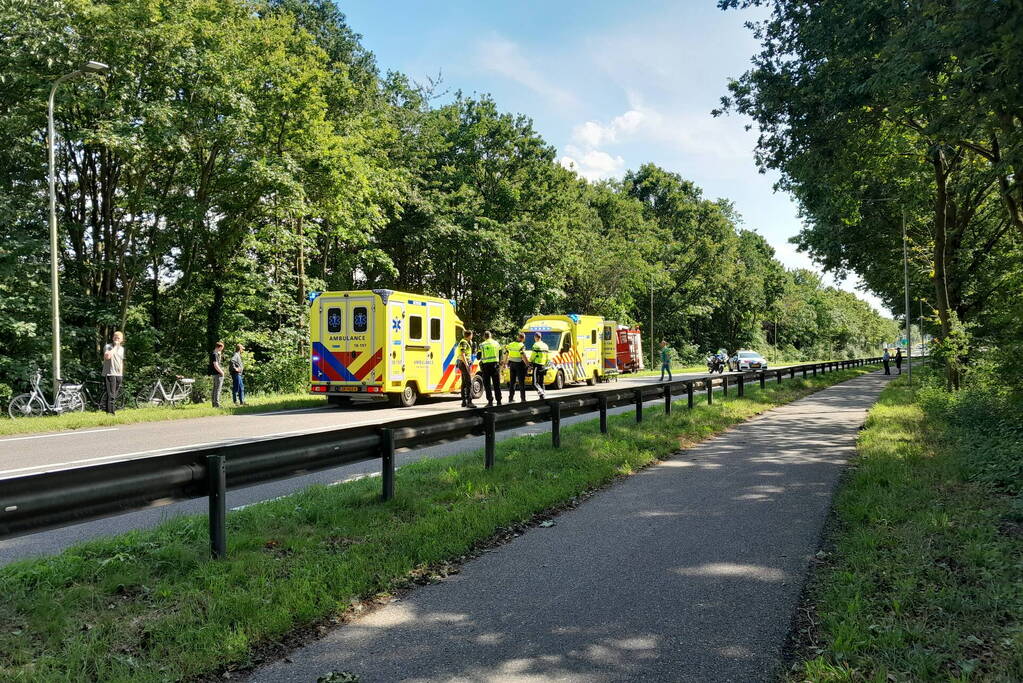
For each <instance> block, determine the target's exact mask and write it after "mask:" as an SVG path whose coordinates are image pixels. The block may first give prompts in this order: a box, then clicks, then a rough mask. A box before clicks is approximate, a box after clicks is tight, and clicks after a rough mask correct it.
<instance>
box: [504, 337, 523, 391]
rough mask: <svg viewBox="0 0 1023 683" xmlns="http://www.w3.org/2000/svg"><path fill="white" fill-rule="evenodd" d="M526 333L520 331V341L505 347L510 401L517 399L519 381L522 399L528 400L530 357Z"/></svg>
mask: <svg viewBox="0 0 1023 683" xmlns="http://www.w3.org/2000/svg"><path fill="white" fill-rule="evenodd" d="M525 342H526V333H525V332H519V337H518V341H513V342H511V343H510V344H508V346H506V347H504V351H505V354H507V355H506V356H505V363H507V364H508V403H513V402H514V401H515V383H516V382H518V385H519V393H520V394H521V395H522V400H523V401H525V400H526V367H527V366H528V365H529V357H528V356H526V343H525Z"/></svg>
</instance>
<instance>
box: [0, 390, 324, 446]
mask: <svg viewBox="0 0 1023 683" xmlns="http://www.w3.org/2000/svg"><path fill="white" fill-rule="evenodd" d="M230 400H231V397H230V396H228V397H227V401H228V403H227V404H226V405H224V406H223V407H221V408H214V407H213V406H212V405H210V404H209V403H189V404H186V405H180V406H149V407H145V408H126V409H124V410H119V411H117V414H116V415H107V414H106V413H103V412H92V411H90V412H84V413H68V414H66V415H43V416H41V417H23V418H19V419H17V420H12V419H10V418H9V417H7V414H6V412H4V415H3V417H2V418H0V436H7V435H12V434H34V433H37V432H57V431H61V430H68V429H88V428H91V427H108V426H110V425H123V424H135V423H136V422H160V421H163V420H183V419H186V418H190V417H211V416H214V415H245V414H250V413H264V412H269V411H273V410H291V409H297V408H314V407H317V406H322V405H325V404H326V400H325V399H324V398H322V397H320V396H310V395H309V394H269V395H266V396H251V397H249V396H246V397H245V400H246V403H245V405H243V406H235V405H230ZM3 410H4V411H6V410H7V406H6V405H5V406H3Z"/></svg>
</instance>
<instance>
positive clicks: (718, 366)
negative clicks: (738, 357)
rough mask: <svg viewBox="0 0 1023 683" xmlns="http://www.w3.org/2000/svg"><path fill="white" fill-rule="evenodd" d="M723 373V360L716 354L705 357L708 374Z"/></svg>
mask: <svg viewBox="0 0 1023 683" xmlns="http://www.w3.org/2000/svg"><path fill="white" fill-rule="evenodd" d="M724 371H725V360H724V359H723V358H722V357H721V356H719V355H718V354H716V353H715V354H712V355H710V356H707V372H708V373H710V374H712V375H713V374H714V373H715V372H716V373H719V374H720V373H723V372H724Z"/></svg>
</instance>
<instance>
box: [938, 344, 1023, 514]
mask: <svg viewBox="0 0 1023 683" xmlns="http://www.w3.org/2000/svg"><path fill="white" fill-rule="evenodd" d="M962 386H963V388H962V389H961V390H959V391H949V390H947V389H946V387H945V385H944V381H943V379H942V378H940V377H936V376H934V375H932V376H931V377H930V378H929V382H928V384H927V385H925V386H924V387H923V388H922V389H921V390H920V394H919V400H920V404H921V406H922V407H923V409H924V410H925V411H926V412H927V413H928V414H929V415H931V416H934V417H937V418H938V419H939V420H940V422H941V423H942V424H943V425H944V427H945V434H944V436H945V437H947V438H949V439H951V440H952V441H953V442H954V445H955V446H956V448H955V450H956V451H957V452H959V453H960V454H961V458H962V460H963V462H962V465H963V467H964V468H965V472H966V476H967V478H969V479H971V480H973V481H977V482H980V483H984V484H987V485H990V486H992V487H993V488H995V489H997V490H1001V491H1006V492H1010V493H1015V494H1020V493H1023V400H1021V399H1020V398H1019V396H1018V395H1017V394H1016V393H1014V392H1013V390H1012V388H1011V387H1006V385H1005V383H1004V381H1003V380H1002V378H1001V376H1000V375H999V374H998V372H997V370H996V366H995V365H994V364H993V363H991V362H988V361H986V360H981V361H979V362H977V363H975V364H974V365H973V366H972V367H971V369H970V372H969V374H968V375H966V377H965V379H964V382H963V385H962Z"/></svg>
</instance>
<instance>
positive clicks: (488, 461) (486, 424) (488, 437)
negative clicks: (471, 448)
mask: <svg viewBox="0 0 1023 683" xmlns="http://www.w3.org/2000/svg"><path fill="white" fill-rule="evenodd" d="M483 435H484V444H485V446H484V448H483V464H484V466H485V467H486V468H487V469H488V470H492V469H494V451H495V450H496V446H497V416H496V415H494V414H493V413H491V412H490V411H487V412H485V413H483Z"/></svg>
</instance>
